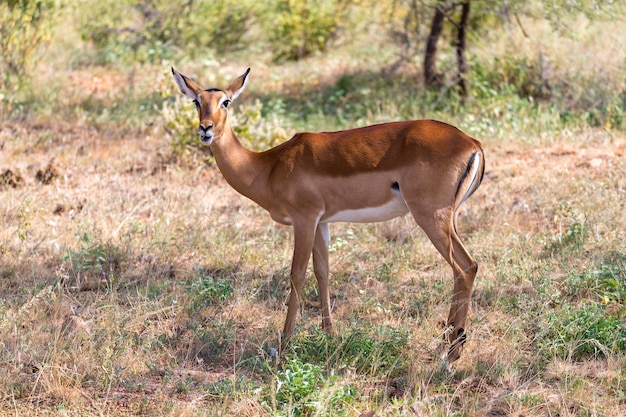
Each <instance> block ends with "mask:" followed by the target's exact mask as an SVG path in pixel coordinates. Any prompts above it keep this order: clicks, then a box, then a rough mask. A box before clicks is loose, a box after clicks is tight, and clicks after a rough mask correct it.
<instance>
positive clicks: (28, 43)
mask: <svg viewBox="0 0 626 417" xmlns="http://www.w3.org/2000/svg"><path fill="white" fill-rule="evenodd" d="M57 8H58V7H57V5H56V2H55V1H54V0H8V1H2V2H0V74H1V75H0V103H1V102H3V101H4V102H6V101H10V97H11V96H12V95H13V93H15V92H16V91H17V90H18V89H19V87H20V86H21V84H23V83H24V82H25V80H27V78H28V75H29V72H30V71H31V69H32V67H33V65H34V64H35V62H36V58H37V51H38V50H39V49H40V48H41V46H43V45H45V44H46V43H47V42H49V41H50V38H51V35H52V29H53V24H54V19H53V18H54V12H55V10H56V9H57ZM5 89H7V90H10V91H11V94H6V95H5Z"/></svg>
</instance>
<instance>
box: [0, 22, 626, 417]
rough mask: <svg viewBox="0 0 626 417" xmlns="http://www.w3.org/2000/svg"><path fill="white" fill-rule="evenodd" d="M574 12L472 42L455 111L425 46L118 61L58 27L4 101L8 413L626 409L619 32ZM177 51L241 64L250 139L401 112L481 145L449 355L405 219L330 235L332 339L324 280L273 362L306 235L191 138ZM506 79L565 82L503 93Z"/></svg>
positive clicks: (199, 64)
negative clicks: (321, 295)
mask: <svg viewBox="0 0 626 417" xmlns="http://www.w3.org/2000/svg"><path fill="white" fill-rule="evenodd" d="M576 24H577V25H578V26H577V29H576V31H577V33H576V35H575V36H560V35H558V34H555V33H554V31H553V30H552V29H551V27H550V26H549V25H547V24H545V22H542V21H541V20H540V19H529V20H528V21H525V22H524V25H525V27H526V31H527V32H531V35H530V36H529V37H525V36H523V34H522V33H521V30H520V28H519V27H517V26H516V25H511V26H507V27H503V28H500V29H498V30H497V31H494V32H493V33H483V34H482V35H481V36H483V37H484V38H479V37H475V38H473V40H472V42H471V43H472V45H471V46H470V53H471V57H472V58H471V62H472V65H473V70H472V78H471V80H472V98H470V99H468V100H467V102H466V103H465V104H464V105H461V104H459V103H460V99H459V98H458V97H456V96H455V95H454V94H452V93H450V92H449V91H447V92H446V91H443V92H440V91H436V92H434V93H433V92H427V91H425V90H424V88H423V86H422V84H421V82H420V81H419V70H418V69H419V59H408V60H406V61H405V62H404V63H403V65H401V66H400V67H399V68H396V69H395V71H391V70H390V69H389V64H390V63H393V62H394V60H395V58H396V57H397V55H398V54H399V51H398V48H397V47H394V46H393V44H392V43H389V42H388V41H385V38H384V36H382V35H381V36H379V35H380V33H378V32H376V33H375V34H371V33H370V32H362V33H361V37H360V38H359V39H360V40H359V41H354V42H351V43H348V42H344V43H341V42H338V43H337V45H336V46H335V47H334V48H333V50H332V51H329V52H326V53H324V54H314V55H313V56H311V57H309V58H306V59H304V60H301V61H299V62H295V63H283V64H277V63H274V62H273V61H272V60H271V59H268V57H267V56H266V55H264V53H263V51H259V50H255V51H253V52H251V53H233V54H231V55H228V56H227V57H226V58H224V57H218V58H215V59H206V60H203V59H201V58H197V59H189V58H185V57H184V56H183V55H184V54H181V55H180V58H179V59H178V60H173V59H172V60H165V59H164V60H161V61H160V62H158V63H154V62H152V63H143V64H130V65H126V64H117V65H115V64H111V63H108V64H106V65H105V64H93V63H92V64H86V63H85V61H86V59H87V58H85V57H84V56H81V57H80V58H77V56H78V55H80V54H87V55H88V54H89V53H93V51H91V50H90V49H89V48H90V46H89V44H88V43H82V41H80V40H79V39H80V37H79V36H78V35H77V33H76V30H75V29H73V26H72V25H64V27H63V28H62V30H59V31H58V32H57V34H56V35H55V36H56V37H55V38H54V41H53V42H52V44H51V46H50V48H49V50H48V52H47V54H44V59H42V61H41V62H40V63H39V64H38V65H37V70H36V71H35V72H34V74H33V75H32V81H31V84H30V86H29V87H28V88H25V91H26V92H25V93H22V94H23V95H22V96H20V97H19V99H16V100H15V101H11V102H10V104H9V101H7V102H6V103H5V105H4V107H3V110H2V114H1V115H2V120H1V122H0V212H1V216H0V222H1V223H0V367H1V373H0V398H1V400H2V401H1V402H0V414H2V415H15V416H25V415H32V416H39V415H64V416H79V415H176V416H178V415H186V416H218V415H237V416H266V415H267V416H269V415H280V416H283V415H284V416H292V415H293V416H297V415H299V416H322V415H328V416H333V415H345V416H358V415H360V414H361V413H364V412H368V411H370V410H372V411H374V412H375V413H376V415H378V416H405V415H415V416H451V415H454V416H485V415H490V416H506V415H513V416H622V415H626V322H625V315H626V304H625V299H626V244H625V243H624V239H625V237H626V236H625V234H626V233H625V229H624V225H625V224H626V206H625V203H626V157H625V155H624V152H625V149H626V133H625V125H624V121H623V109H624V100H625V99H626V98H625V95H624V94H625V93H624V82H625V81H624V80H625V79H626V78H625V76H626V52H625V51H626V43H625V42H626V41H625V40H626V31H625V29H624V25H623V21H621V22H620V21H617V22H615V21H613V22H599V23H598V22H596V23H593V22H592V23H591V24H588V23H587V22H578V21H577V22H576ZM367 33H370V34H369V35H367ZM381 33H382V32H381ZM80 48H82V49H80ZM373 49H374V50H375V51H376V53H375V54H372V53H371V52H372V50H373ZM77 51H78V52H77ZM85 51H87V52H85ZM538 51H540V52H541V53H538ZM448 58H449V59H453V58H452V57H448ZM68 60H72V62H73V63H76V62H81V64H80V65H68ZM444 60H445V55H444ZM538 61H541V62H539V64H537V62H538ZM170 65H174V66H176V67H177V69H179V70H181V71H182V72H183V73H186V74H188V75H191V76H193V77H194V78H196V79H197V80H198V81H200V82H201V83H202V84H203V85H204V86H205V87H214V86H216V87H223V86H226V85H227V83H228V82H229V81H230V80H231V79H233V78H234V77H236V76H237V75H239V74H240V73H242V72H243V71H244V70H245V68H247V67H248V66H251V67H252V73H251V75H250V79H249V83H248V86H247V89H246V91H245V92H244V93H243V94H242V96H241V97H240V98H239V99H238V101H237V102H235V103H234V104H233V107H232V109H233V110H232V112H233V117H235V120H236V122H235V124H236V125H237V128H238V133H239V135H240V137H241V139H242V140H243V141H244V142H245V143H246V145H247V146H249V147H252V148H256V149H263V148H266V147H267V146H269V145H270V144H274V143H278V142H280V141H282V140H285V139H287V138H289V137H290V136H291V135H292V134H293V133H294V132H295V131H298V130H329V129H337V128H350V127H355V126H361V125H365V124H370V123H375V122H381V121H388V120H398V119H407V118H437V119H441V120H444V121H448V122H450V123H453V124H455V125H457V126H458V127H459V128H461V129H462V130H464V131H466V132H468V133H470V134H471V135H472V136H474V137H476V138H478V139H480V140H481V141H482V143H483V146H484V150H485V154H486V158H487V171H486V174H485V179H484V182H483V184H482V186H481V188H480V189H479V190H478V192H477V193H476V194H475V195H474V196H473V197H472V198H471V199H470V200H469V201H468V202H466V203H465V205H464V206H463V209H462V212H461V215H460V218H459V228H460V230H459V231H460V234H461V236H462V238H463V240H464V242H465V245H466V247H467V248H468V250H469V251H470V253H472V254H473V256H474V257H475V258H476V259H477V260H478V261H479V263H480V269H479V275H478V278H477V280H476V283H475V291H474V294H473V297H472V307H471V314H470V318H469V321H468V331H469V337H468V342H467V344H466V347H465V350H464V352H463V355H462V357H461V359H460V360H459V361H458V362H456V363H455V364H454V366H453V367H452V369H451V370H448V369H446V368H445V367H444V366H443V365H442V364H441V362H440V361H439V360H438V359H437V358H436V357H435V354H434V350H435V347H436V346H437V345H438V343H439V340H440V337H441V332H442V330H443V328H442V323H443V321H444V319H445V317H446V316H447V310H448V308H449V299H450V298H451V291H452V276H451V272H450V269H449V267H448V266H447V265H446V264H445V262H444V261H443V259H442V258H441V257H440V256H439V254H437V253H436V251H435V249H434V248H433V247H432V245H431V244H430V242H429V241H428V240H427V238H426V237H425V235H424V234H423V233H422V232H421V231H420V230H419V229H418V228H417V227H416V226H415V224H414V222H413V220H412V219H410V217H408V216H407V217H406V218H403V219H397V220H394V221H390V222H387V223H380V224H369V225H358V224H333V225H331V292H332V300H333V309H334V320H335V325H336V327H337V329H338V335H337V336H335V337H328V336H325V335H324V334H322V333H321V332H320V331H319V321H320V319H319V306H318V297H317V293H316V292H317V288H316V284H315V279H314V278H313V277H312V276H310V277H309V279H308V282H307V284H306V286H305V290H304V294H303V299H304V306H303V308H302V310H301V316H300V317H299V326H298V328H297V334H296V336H295V337H294V339H293V340H292V341H291V343H290V345H289V347H288V349H287V351H285V352H283V357H282V361H281V363H280V365H278V364H277V363H276V360H275V357H274V356H273V355H272V353H273V349H274V348H276V347H277V346H278V345H279V334H280V330H281V329H282V324H283V320H284V317H285V313H286V306H285V301H286V298H287V296H288V289H289V282H288V272H289V267H290V258H291V247H292V246H291V245H292V232H291V230H290V229H289V228H286V227H282V226H279V225H276V224H274V223H273V222H272V221H271V219H270V218H269V216H268V215H267V214H266V213H265V212H264V211H263V210H262V209H260V208H258V207H256V206H255V204H253V203H252V202H251V201H249V200H247V199H245V198H244V197H241V196H239V195H238V194H237V193H236V192H235V191H233V190H232V189H231V188H230V187H229V186H228V184H226V183H225V181H224V180H223V179H222V177H221V175H220V173H219V171H218V170H217V168H216V167H215V166H214V164H213V163H212V161H211V158H210V156H209V155H208V154H207V153H206V151H203V150H201V149H199V148H197V147H196V146H195V134H194V132H193V130H194V128H193V123H195V117H196V116H195V111H194V110H193V106H192V105H190V104H189V103H187V102H186V100H184V99H182V98H180V97H179V93H178V91H177V90H176V88H175V86H174V84H173V82H172V80H171V76H170V73H169V66H170ZM537 65H539V66H540V67H541V68H540V70H539V71H538V70H537ZM507 68H508V69H507ZM516 76H517V77H518V78H523V79H524V80H528V82H529V83H530V84H531V87H532V86H533V85H534V86H535V87H536V88H545V87H546V86H549V87H550V94H549V95H551V97H544V98H543V100H542V99H537V98H533V97H532V95H528V96H523V95H520V94H518V93H519V91H518V90H519V89H518V90H515V89H514V88H513V87H511V88H509V87H506V86H510V85H514V84H515V83H516V82H517V81H516V79H515V77H516ZM507 82H508V84H507ZM533 83H534V84H533ZM518 84H519V85H517V87H520V86H522V87H523V85H522V84H523V83H518ZM503 85H504V86H505V87H502V86H503ZM594 89H595V90H594ZM590 90H593V91H592V92H591V93H590ZM615 92H617V95H616V97H618V101H617V102H611V103H613V104H610V105H606V106H603V105H598V103H603V101H602V100H606V97H608V96H610V94H614V93H615ZM559 94H561V96H562V97H561V101H559V102H558V103H557V100H556V98H555V97H556V96H557V95H559ZM594 100H595V101H594ZM619 100H622V101H621V102H620V101H619ZM586 102H588V104H585V103H586ZM568 103H569V104H568ZM581 103H582V104H581ZM568 106H569V107H568ZM310 275H312V274H310Z"/></svg>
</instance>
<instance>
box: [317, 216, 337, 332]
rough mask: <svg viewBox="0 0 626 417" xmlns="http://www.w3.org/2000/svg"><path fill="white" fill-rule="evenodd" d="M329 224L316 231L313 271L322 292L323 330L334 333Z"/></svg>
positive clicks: (322, 225) (319, 227)
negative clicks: (329, 278) (331, 301)
mask: <svg viewBox="0 0 626 417" xmlns="http://www.w3.org/2000/svg"><path fill="white" fill-rule="evenodd" d="M329 239H330V235H329V233H328V223H320V224H319V225H318V226H317V230H316V231H315V244H314V245H313V271H314V272H315V277H316V278H317V286H318V288H319V292H320V304H321V305H322V329H323V330H324V331H325V332H326V333H328V334H332V333H333V322H332V319H331V315H330V289H329V287H328V242H329Z"/></svg>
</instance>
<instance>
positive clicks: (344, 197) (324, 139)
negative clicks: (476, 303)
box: [172, 68, 485, 363]
mask: <svg viewBox="0 0 626 417" xmlns="http://www.w3.org/2000/svg"><path fill="white" fill-rule="evenodd" d="M249 73H250V69H248V70H247V71H246V72H245V73H244V74H243V75H241V76H239V77H238V78H237V79H235V80H234V81H233V82H232V83H231V84H230V85H229V86H228V87H227V88H226V89H223V90H222V89H215V88H211V89H208V90H205V89H203V88H201V87H200V86H199V85H198V84H197V83H196V82H194V81H193V80H192V79H190V78H188V77H186V76H184V75H183V74H181V73H179V72H177V71H176V70H175V69H174V68H172V74H173V75H174V80H175V81H176V84H177V85H178V88H179V89H180V91H181V92H182V93H183V94H184V95H185V96H187V97H189V98H190V99H192V100H193V102H194V103H195V105H196V108H197V110H198V116H199V119H200V127H199V135H200V142H201V143H203V144H204V145H208V146H209V147H210V149H211V151H212V152H213V156H214V157H215V162H216V163H217V166H218V167H219V169H220V171H221V172H222V174H223V176H224V178H225V179H226V181H228V183H229V184H230V185H231V186H232V187H233V188H234V189H235V190H237V191H238V192H239V193H241V194H243V195H244V196H246V197H248V198H250V199H251V200H253V201H254V202H256V203H257V204H259V205H260V206H261V207H263V208H264V209H266V210H267V211H268V212H269V214H270V216H271V217H272V219H274V220H275V221H276V222H278V223H281V224H284V225H290V226H293V229H294V250H293V261H292V265H291V275H290V278H291V292H290V295H289V303H288V307H287V319H286V321H285V327H284V329H283V336H284V339H283V340H286V339H287V338H288V337H289V336H291V335H292V334H293V331H294V328H295V324H296V316H297V312H298V309H299V306H300V294H301V291H302V287H303V285H304V279H305V273H306V269H307V265H308V262H309V259H310V257H311V253H313V270H314V273H315V276H316V278H317V283H318V286H319V293H320V298H321V306H322V328H323V329H324V330H325V331H326V332H328V333H332V332H333V324H332V321H331V306H330V293H329V289H328V243H329V232H328V223H331V222H379V221H384V220H389V219H392V218H394V217H399V216H404V215H405V214H406V213H409V212H410V213H411V215H412V216H413V218H414V219H415V221H416V222H417V224H418V225H419V226H420V227H421V228H422V229H423V230H424V231H425V232H426V234H427V235H428V237H429V238H430V240H431V241H432V243H433V245H434V246H435V247H436V248H437V250H438V251H439V252H440V253H441V255H442V256H443V257H444V258H445V260H446V261H447V262H448V263H449V264H450V266H451V267H452V272H453V274H454V295H453V296H452V303H451V306H450V313H449V315H448V322H447V330H446V332H444V340H443V342H442V345H441V346H440V347H439V349H438V351H439V352H440V353H442V357H443V359H444V360H447V361H448V363H451V362H453V361H455V360H457V359H458V358H459V356H460V354H461V350H462V347H463V344H464V343H465V340H466V333H465V330H464V327H465V320H466V318H467V314H468V309H469V304H470V296H471V293H472V286H473V283H474V278H475V277H476V272H477V270H478V264H477V263H476V262H475V261H474V259H473V258H472V257H471V256H470V255H469V254H468V253H467V251H466V250H465V248H464V247H463V244H462V243H461V240H460V239H459V236H458V235H457V231H456V217H457V212H458V209H459V206H460V205H461V203H463V202H464V201H465V200H467V199H468V198H469V197H470V196H471V195H472V194H473V193H474V191H476V189H477V188H478V186H479V185H480V183H481V181H482V178H483V173H484V170H485V161H484V156H483V151H482V148H481V145H480V142H478V141H477V140H475V139H472V138H471V137H469V136H468V135H466V134H465V133H463V132H461V131H460V130H458V129H457V128H455V127H453V126H450V125H448V124H445V123H442V122H437V121H433V120H416V121H404V122H394V123H384V124H378V125H373V126H368V127H362V128H358V129H350V130H344V131H340V132H325V133H298V134H296V135H295V136H294V137H293V138H291V139H290V140H289V141H287V142H285V143H282V144H280V145H278V146H276V147H275V148H272V149H269V150H267V151H264V152H259V153H256V152H252V151H249V150H247V149H245V148H244V147H243V146H242V145H241V143H240V142H239V140H238V139H237V137H236V136H235V133H234V132H233V129H232V126H231V124H230V119H229V117H228V106H229V105H230V103H231V102H232V101H233V100H235V99H236V98H237V97H238V96H239V94H241V92H242V91H243V89H244V87H245V85H246V81H247V80H248V74H249ZM445 347H448V350H447V352H446V350H445Z"/></svg>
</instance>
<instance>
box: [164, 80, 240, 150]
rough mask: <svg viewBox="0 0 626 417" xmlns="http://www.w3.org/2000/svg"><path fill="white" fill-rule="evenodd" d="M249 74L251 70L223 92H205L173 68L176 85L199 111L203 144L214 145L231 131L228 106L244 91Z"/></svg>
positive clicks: (217, 89) (220, 90)
mask: <svg viewBox="0 0 626 417" xmlns="http://www.w3.org/2000/svg"><path fill="white" fill-rule="evenodd" d="M249 73H250V68H248V69H247V70H246V72H245V73H244V74H242V75H240V76H239V77H237V79H236V80H235V81H233V82H232V83H231V84H230V85H229V86H228V87H227V88H225V89H223V90H222V89H219V88H210V89H208V90H205V89H203V88H202V87H200V86H199V85H198V84H197V83H196V82H195V81H193V80H192V79H191V78H189V77H186V76H184V75H183V74H181V73H180V72H178V71H176V70H175V69H174V68H172V74H173V75H174V81H176V85H177V86H178V88H179V89H180V91H181V92H182V93H183V94H184V95H185V96H187V97H189V98H190V99H192V100H193V102H194V104H195V105H196V109H197V110H198V117H199V119H200V125H199V127H198V134H199V135H200V142H202V144H204V145H210V144H212V143H213V142H214V141H216V140H218V139H219V138H221V137H222V135H223V134H224V133H225V132H227V129H229V127H230V123H229V121H228V106H229V105H230V103H231V102H232V101H233V100H235V99H236V98H237V96H239V94H241V92H242V91H243V89H244V87H245V86H246V80H247V78H248V74H249Z"/></svg>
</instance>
